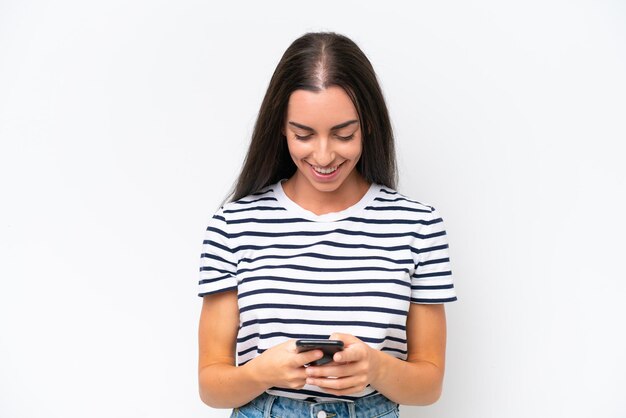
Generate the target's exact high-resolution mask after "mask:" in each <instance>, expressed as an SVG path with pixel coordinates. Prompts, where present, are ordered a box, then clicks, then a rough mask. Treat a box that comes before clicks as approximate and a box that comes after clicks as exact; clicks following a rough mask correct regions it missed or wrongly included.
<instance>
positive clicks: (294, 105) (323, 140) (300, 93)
mask: <svg viewBox="0 0 626 418" xmlns="http://www.w3.org/2000/svg"><path fill="white" fill-rule="evenodd" d="M284 134H285V136H286V137H287V145H288V147H289V153H290V154H291V158H292V159H293V162H294V163H295V164H296V167H297V168H298V170H297V172H296V174H295V176H296V177H297V179H296V183H298V184H301V185H303V186H304V185H307V186H308V185H310V186H312V187H313V188H315V189H316V190H318V191H320V192H334V191H337V190H338V189H340V188H341V186H342V185H346V186H348V187H352V185H354V186H356V185H357V181H355V180H357V177H359V176H360V175H359V173H358V172H357V171H356V170H355V166H356V164H357V162H358V161H359V158H360V157H361V151H362V141H361V139H362V137H361V129H360V123H359V118H358V114H357V111H356V109H355V107H354V105H353V104H352V101H351V100H350V97H349V96H348V95H347V94H346V92H345V91H344V90H343V89H342V88H341V87H336V86H333V87H329V88H327V89H325V90H321V91H317V92H313V91H308V90H296V91H294V92H293V93H292V94H291V96H290V98H289V104H288V108H287V120H286V121H285V127H284ZM302 180H306V181H302ZM346 180H348V181H347V182H346Z"/></svg>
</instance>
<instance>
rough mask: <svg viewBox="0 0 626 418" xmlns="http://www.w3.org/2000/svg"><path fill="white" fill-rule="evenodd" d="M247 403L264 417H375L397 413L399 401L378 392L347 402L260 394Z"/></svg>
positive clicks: (395, 414) (396, 414)
mask: <svg viewBox="0 0 626 418" xmlns="http://www.w3.org/2000/svg"><path fill="white" fill-rule="evenodd" d="M248 406H252V407H254V408H255V409H256V410H257V412H262V413H263V415H260V416H264V417H270V416H279V417H298V418H300V417H311V418H318V417H327V418H333V417H335V418H343V417H377V416H386V414H389V416H398V404H397V403H395V402H392V401H390V400H389V399H387V398H386V397H385V396H384V395H382V394H380V393H378V394H374V395H369V396H366V397H363V398H359V399H356V400H355V401H353V402H346V401H339V400H337V401H321V402H315V401H307V400H299V399H292V398H287V397H284V396H274V395H270V394H267V393H263V394H261V395H259V396H258V397H256V398H255V399H253V400H252V401H251V402H250V403H249V404H248Z"/></svg>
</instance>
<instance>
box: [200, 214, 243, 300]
mask: <svg viewBox="0 0 626 418" xmlns="http://www.w3.org/2000/svg"><path fill="white" fill-rule="evenodd" d="M234 289H237V261H236V259H235V255H234V252H233V249H232V248H231V247H230V246H229V235H228V231H227V222H226V219H225V218H224V212H223V208H220V209H219V210H218V211H217V212H216V213H215V215H213V217H212V218H211V220H210V221H209V225H208V226H207V229H206V231H205V233H204V241H203V242H202V254H201V255H200V281H199V282H198V296H206V295H209V294H212V293H218V292H224V291H226V290H234Z"/></svg>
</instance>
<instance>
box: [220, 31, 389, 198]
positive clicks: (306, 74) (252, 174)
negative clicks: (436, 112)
mask: <svg viewBox="0 0 626 418" xmlns="http://www.w3.org/2000/svg"><path fill="white" fill-rule="evenodd" d="M331 86H338V87H341V88H343V89H344V90H345V92H346V93H347V94H348V96H349V97H350V99H351V100H352V103H353V104H354V107H355V108H356V111H357V114H358V115H359V121H360V124H361V132H362V135H363V136H362V138H363V150H362V152H361V158H360V159H359V162H358V163H357V166H356V169H357V170H358V171H359V173H361V175H362V176H363V177H364V178H365V180H366V181H367V182H368V183H378V184H381V185H384V186H387V187H389V188H391V189H395V187H396V181H397V166H396V155H395V148H394V141H393V132H392V128H391V121H390V120H389V113H388V111H387V105H386V104H385V99H384V97H383V94H382V91H381V89H380V86H379V84H378V81H377V79H376V73H375V72H374V68H373V67H372V64H371V63H370V62H369V60H368V59H367V57H366V56H365V54H364V53H363V51H361V49H360V48H359V47H358V46H357V45H356V44H355V43H354V42H353V41H352V40H350V39H349V38H347V37H345V36H343V35H339V34H337V33H332V32H317V33H307V34H305V35H303V36H302V37H300V38H298V39H296V40H295V41H294V42H293V43H292V44H291V45H290V46H289V48H287V50H286V51H285V53H284V54H283V57H282V58H281V60H280V62H279V63H278V65H277V66H276V70H274V74H273V75H272V79H271V80H270V84H269V86H268V88H267V92H266V93H265V98H264V99H263V103H262V104H261V109H260V110H259V116H258V118H257V121H256V123H255V125H254V131H253V133H252V140H251V142H250V148H249V149H248V154H247V155H246V159H245V161H244V164H243V168H242V170H241V174H240V175H239V178H238V179H237V183H236V184H235V187H234V191H233V192H232V193H231V198H230V200H231V201H235V200H239V199H241V198H242V197H244V196H247V195H249V194H252V193H255V192H258V191H259V190H261V189H262V188H264V187H265V186H267V185H270V184H274V183H276V182H277V181H279V180H281V179H284V178H289V177H291V176H292V175H293V174H294V173H295V171H296V166H295V164H294V163H293V161H292V159H291V156H290V155H289V150H288V148H287V140H286V138H285V136H284V135H283V134H282V130H283V126H284V123H285V119H286V117H287V106H288V104H289V97H290V96H291V93H292V92H294V91H295V90H299V89H304V90H309V91H320V90H323V89H325V88H327V87H331Z"/></svg>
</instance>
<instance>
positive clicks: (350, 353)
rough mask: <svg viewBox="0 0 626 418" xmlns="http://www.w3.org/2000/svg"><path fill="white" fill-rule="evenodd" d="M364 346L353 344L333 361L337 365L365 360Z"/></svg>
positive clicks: (335, 356)
mask: <svg viewBox="0 0 626 418" xmlns="http://www.w3.org/2000/svg"><path fill="white" fill-rule="evenodd" d="M366 354H367V353H366V350H365V347H364V345H363V344H353V345H350V346H348V347H346V348H345V349H343V350H342V351H339V352H337V353H335V354H334V355H333V361H335V362H337V363H351V362H355V361H360V360H363V359H364V358H365V357H366Z"/></svg>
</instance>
